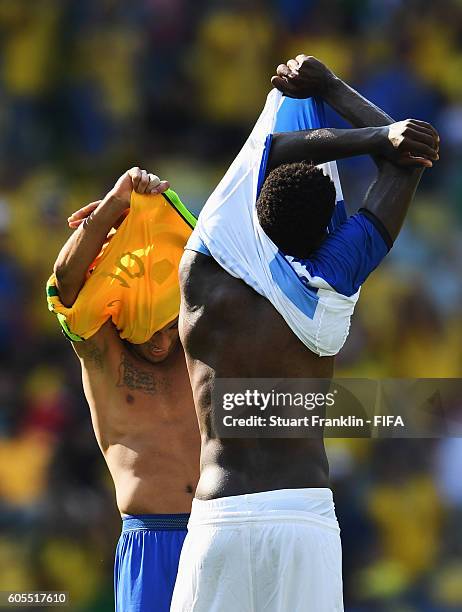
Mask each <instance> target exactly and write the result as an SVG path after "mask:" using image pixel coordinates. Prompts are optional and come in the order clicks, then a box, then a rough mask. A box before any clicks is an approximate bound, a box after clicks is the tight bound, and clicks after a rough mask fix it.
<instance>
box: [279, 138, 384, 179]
mask: <svg viewBox="0 0 462 612" xmlns="http://www.w3.org/2000/svg"><path fill="white" fill-rule="evenodd" d="M389 144H390V143H389V141H388V128H386V127H385V128H380V127H378V128H376V127H366V128H362V129H356V130H337V129H333V128H321V129H317V130H301V131H296V132H281V133H277V134H274V135H273V140H272V142H271V150H270V154H269V158H268V165H267V169H268V170H267V171H268V172H270V171H271V170H273V169H274V168H276V167H277V166H280V165H281V164H285V163H293V162H299V161H312V162H313V163H314V164H322V163H324V162H328V161H332V160H336V159H342V158H344V157H354V156H356V155H380V154H381V153H382V152H383V151H384V150H385V148H386V147H387V145H389Z"/></svg>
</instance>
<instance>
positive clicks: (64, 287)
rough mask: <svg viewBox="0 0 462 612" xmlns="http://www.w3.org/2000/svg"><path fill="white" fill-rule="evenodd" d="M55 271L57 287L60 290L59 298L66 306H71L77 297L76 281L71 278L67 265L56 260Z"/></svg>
mask: <svg viewBox="0 0 462 612" xmlns="http://www.w3.org/2000/svg"><path fill="white" fill-rule="evenodd" d="M53 272H54V275H55V277H56V289H57V290H58V294H59V299H60V300H61V303H62V305H63V306H65V307H66V308H71V307H72V306H73V304H74V302H75V300H76V298H77V295H78V291H77V292H76V291H75V287H74V283H72V280H71V279H70V278H69V274H68V271H67V270H66V267H65V266H63V265H60V263H59V262H56V263H55V265H54V266H53Z"/></svg>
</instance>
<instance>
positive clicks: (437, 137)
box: [410, 119, 440, 142]
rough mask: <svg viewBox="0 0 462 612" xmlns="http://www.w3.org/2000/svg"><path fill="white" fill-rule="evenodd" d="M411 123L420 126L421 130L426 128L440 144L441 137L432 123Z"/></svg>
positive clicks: (413, 120) (418, 121)
mask: <svg viewBox="0 0 462 612" xmlns="http://www.w3.org/2000/svg"><path fill="white" fill-rule="evenodd" d="M410 123H414V124H415V125H418V126H420V127H421V128H425V129H426V130H428V131H429V132H430V133H431V134H433V135H434V136H435V138H436V140H437V141H438V142H439V141H440V135H439V134H438V132H437V130H436V129H435V128H434V127H433V126H432V124H431V123H427V122H426V121H421V120H420V119H411V120H410Z"/></svg>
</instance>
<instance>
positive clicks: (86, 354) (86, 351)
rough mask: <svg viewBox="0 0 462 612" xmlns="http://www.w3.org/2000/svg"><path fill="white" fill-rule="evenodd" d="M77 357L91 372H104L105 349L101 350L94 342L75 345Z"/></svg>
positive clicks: (87, 341)
mask: <svg viewBox="0 0 462 612" xmlns="http://www.w3.org/2000/svg"><path fill="white" fill-rule="evenodd" d="M74 349H75V352H76V353H77V355H78V356H79V357H80V359H82V360H83V361H84V363H85V367H87V368H88V369H89V370H90V369H92V370H102V369H103V365H104V359H103V358H104V353H105V349H101V348H100V347H99V346H98V345H97V344H96V342H94V341H93V340H85V341H84V342H78V343H75V344H74Z"/></svg>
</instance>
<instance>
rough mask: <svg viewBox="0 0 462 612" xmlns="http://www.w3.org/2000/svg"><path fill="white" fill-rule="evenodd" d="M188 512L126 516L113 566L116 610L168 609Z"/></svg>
mask: <svg viewBox="0 0 462 612" xmlns="http://www.w3.org/2000/svg"><path fill="white" fill-rule="evenodd" d="M188 519H189V514H144V515H137V516H125V517H124V518H123V524H122V533H121V535H120V539H119V542H118V544H117V550H116V555H115V566H114V595H115V610H116V612H154V611H155V612H169V611H170V602H171V599H172V594H173V589H174V587H175V580H176V574H177V571H178V562H179V560H180V553H181V548H182V546H183V542H184V539H185V537H186V533H187V523H188Z"/></svg>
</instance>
